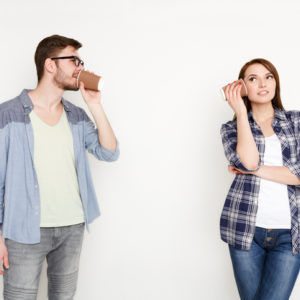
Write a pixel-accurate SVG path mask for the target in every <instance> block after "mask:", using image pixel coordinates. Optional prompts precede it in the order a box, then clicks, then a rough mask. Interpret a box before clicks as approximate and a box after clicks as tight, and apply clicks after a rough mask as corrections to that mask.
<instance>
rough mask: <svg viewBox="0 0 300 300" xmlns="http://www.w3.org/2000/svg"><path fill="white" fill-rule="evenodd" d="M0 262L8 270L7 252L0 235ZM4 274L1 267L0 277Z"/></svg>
mask: <svg viewBox="0 0 300 300" xmlns="http://www.w3.org/2000/svg"><path fill="white" fill-rule="evenodd" d="M0 262H1V264H2V262H3V266H4V267H5V268H6V269H8V268H9V262H8V252H7V248H6V246H5V244H4V242H3V240H2V237H1V235H0ZM3 274H4V270H2V267H0V275H3Z"/></svg>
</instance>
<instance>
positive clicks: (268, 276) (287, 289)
mask: <svg viewBox="0 0 300 300" xmlns="http://www.w3.org/2000/svg"><path fill="white" fill-rule="evenodd" d="M229 250H230V256H231V260H232V265H233V270H234V276H235V280H236V283H237V286H238V290H239V294H240V297H241V299H242V300H254V299H255V300H288V299H289V296H290V295H291V292H292V290H293V287H294V284H295V282H296V279H297V276H298V274H299V268H300V254H297V255H293V254H292V242H291V230H290V229H265V228H260V227H256V229H255V234H254V238H253V241H252V245H251V248H250V250H249V251H245V250H239V249H236V248H234V247H233V246H231V245H229Z"/></svg>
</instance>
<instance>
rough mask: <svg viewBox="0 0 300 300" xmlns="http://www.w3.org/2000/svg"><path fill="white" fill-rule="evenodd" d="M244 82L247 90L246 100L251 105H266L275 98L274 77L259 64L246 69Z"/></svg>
mask: <svg viewBox="0 0 300 300" xmlns="http://www.w3.org/2000/svg"><path fill="white" fill-rule="evenodd" d="M244 82H245V84H246V87H247V90H248V99H249V100H250V101H251V102H253V103H257V104H263V103H268V102H270V101H272V99H273V98H274V96H275V88H276V80H275V78H274V75H273V74H272V73H271V72H270V71H269V70H268V69H267V68H266V67H265V66H263V65H261V64H253V65H251V66H249V67H248V68H247V70H246V72H245V76H244Z"/></svg>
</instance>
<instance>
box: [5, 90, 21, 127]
mask: <svg viewBox="0 0 300 300" xmlns="http://www.w3.org/2000/svg"><path fill="white" fill-rule="evenodd" d="M22 122H24V109H23V106H22V103H21V102H20V99H19V96H18V97H15V98H13V99H11V100H7V101H4V102H2V103H1V104H0V129H2V128H5V127H6V125H8V124H10V123H22Z"/></svg>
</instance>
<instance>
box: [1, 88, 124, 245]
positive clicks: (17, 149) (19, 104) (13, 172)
mask: <svg viewBox="0 0 300 300" xmlns="http://www.w3.org/2000/svg"><path fill="white" fill-rule="evenodd" d="M62 103H63V106H64V109H65V111H66V114H67V117H68V121H69V125H70V128H71V132H72V136H73V143H74V154H75V164H76V172H77V178H78V184H79V190H80V196H81V201H82V205H83V210H84V219H85V223H86V224H88V223H91V222H92V221H93V220H94V219H95V218H96V217H98V216H99V215H100V211H99V207H98V203H97V198H96V194H95V190H94V186H93V182H92V177H91V174H90V169H89V164H88V159H87V155H86V150H87V151H89V152H90V153H91V154H93V155H94V156H95V157H96V158H97V159H99V160H105V161H114V160H116V159H117V158H118V156H119V150H118V148H117V149H116V151H110V150H108V149H105V148H103V147H102V146H101V144H100V143H99V140H98V131H97V129H96V128H95V126H94V124H93V122H92V121H91V120H90V119H89V117H88V116H87V114H86V113H85V111H84V110H83V109H81V108H80V107H77V106H75V105H73V104H71V103H70V102H68V101H66V100H64V99H62ZM32 109H33V104H32V101H31V99H30V98H29V96H28V90H24V91H23V92H22V93H21V95H20V96H18V97H16V98H14V99H12V100H10V101H7V102H4V103H2V104H0V157H1V159H0V224H1V225H2V235H3V237H4V238H8V239H11V240H14V241H16V242H19V243H26V244H34V243H39V242H40V195H39V184H38V181H37V175H36V171H35V169H34V160H33V152H34V140H33V138H34V136H33V129H32V125H31V122H30V117H29V113H30V112H31V111H32Z"/></svg>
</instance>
